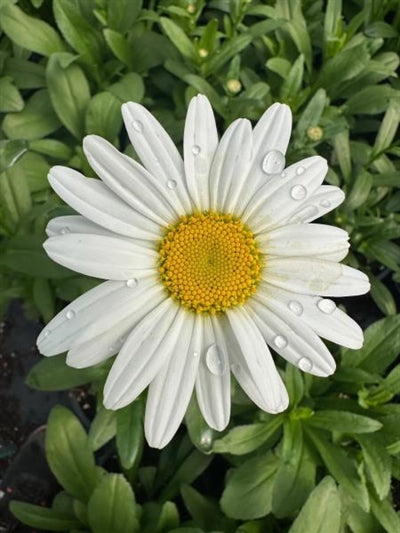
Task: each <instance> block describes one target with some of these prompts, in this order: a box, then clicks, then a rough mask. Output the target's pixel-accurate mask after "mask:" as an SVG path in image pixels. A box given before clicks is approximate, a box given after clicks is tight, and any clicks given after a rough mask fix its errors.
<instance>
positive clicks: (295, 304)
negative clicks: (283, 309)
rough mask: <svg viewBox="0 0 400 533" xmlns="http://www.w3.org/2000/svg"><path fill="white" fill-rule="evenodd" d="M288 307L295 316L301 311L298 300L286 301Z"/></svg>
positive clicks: (301, 307)
mask: <svg viewBox="0 0 400 533" xmlns="http://www.w3.org/2000/svg"><path fill="white" fill-rule="evenodd" d="M288 307H289V309H290V310H291V311H292V313H294V314H295V315H297V316H300V315H301V314H302V313H303V306H302V305H301V303H300V302H296V301H295V300H292V301H291V302H289V303H288Z"/></svg>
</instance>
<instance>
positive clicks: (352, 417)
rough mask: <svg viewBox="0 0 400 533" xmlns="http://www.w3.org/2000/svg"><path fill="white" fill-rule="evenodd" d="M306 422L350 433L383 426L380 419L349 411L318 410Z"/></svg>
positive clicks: (376, 429) (366, 431)
mask: <svg viewBox="0 0 400 533" xmlns="http://www.w3.org/2000/svg"><path fill="white" fill-rule="evenodd" d="M306 424H308V425H310V426H313V427H316V428H321V429H326V430H328V431H340V432H342V433H350V434H353V433H354V434H356V433H372V432H374V431H378V430H379V429H381V428H382V424H381V423H380V422H379V421H378V420H374V419H373V418H369V417H367V416H363V415H356V414H355V413H349V412H348V411H317V412H315V413H314V415H313V416H312V417H310V418H307V420H306Z"/></svg>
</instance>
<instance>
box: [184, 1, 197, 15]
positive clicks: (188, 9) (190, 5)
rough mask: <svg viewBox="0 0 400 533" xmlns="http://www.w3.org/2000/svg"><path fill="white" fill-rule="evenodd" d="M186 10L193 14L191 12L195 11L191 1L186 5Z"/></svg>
mask: <svg viewBox="0 0 400 533" xmlns="http://www.w3.org/2000/svg"><path fill="white" fill-rule="evenodd" d="M186 11H187V12H188V13H190V14H191V15H193V13H195V12H196V6H195V5H194V4H192V3H190V4H188V5H187V8H186Z"/></svg>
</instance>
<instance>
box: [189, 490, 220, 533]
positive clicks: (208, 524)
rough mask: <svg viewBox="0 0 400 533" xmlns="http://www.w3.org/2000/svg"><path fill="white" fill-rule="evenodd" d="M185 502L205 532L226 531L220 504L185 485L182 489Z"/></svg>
mask: <svg viewBox="0 0 400 533" xmlns="http://www.w3.org/2000/svg"><path fill="white" fill-rule="evenodd" d="M181 494H182V498H183V501H184V503H185V506H186V508H187V510H188V511H189V513H190V515H191V516H192V518H193V520H194V521H195V523H196V524H198V525H199V526H200V527H201V528H202V529H204V530H205V531H213V530H214V529H218V530H219V529H220V530H221V531H223V530H224V527H223V525H224V524H223V517H222V514H221V511H220V509H219V506H218V503H217V502H216V501H214V500H212V499H211V498H207V497H205V496H203V495H202V494H200V492H198V491H197V490H196V489H194V488H193V487H190V486H189V485H185V486H183V487H182V489H181Z"/></svg>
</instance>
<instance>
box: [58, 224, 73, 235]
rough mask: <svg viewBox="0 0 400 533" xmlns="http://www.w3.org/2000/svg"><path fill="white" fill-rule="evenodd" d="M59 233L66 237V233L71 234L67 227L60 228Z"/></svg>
mask: <svg viewBox="0 0 400 533" xmlns="http://www.w3.org/2000/svg"><path fill="white" fill-rule="evenodd" d="M60 233H61V235H66V234H67V233H71V230H70V229H69V228H68V227H67V226H65V228H62V229H61V230H60Z"/></svg>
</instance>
